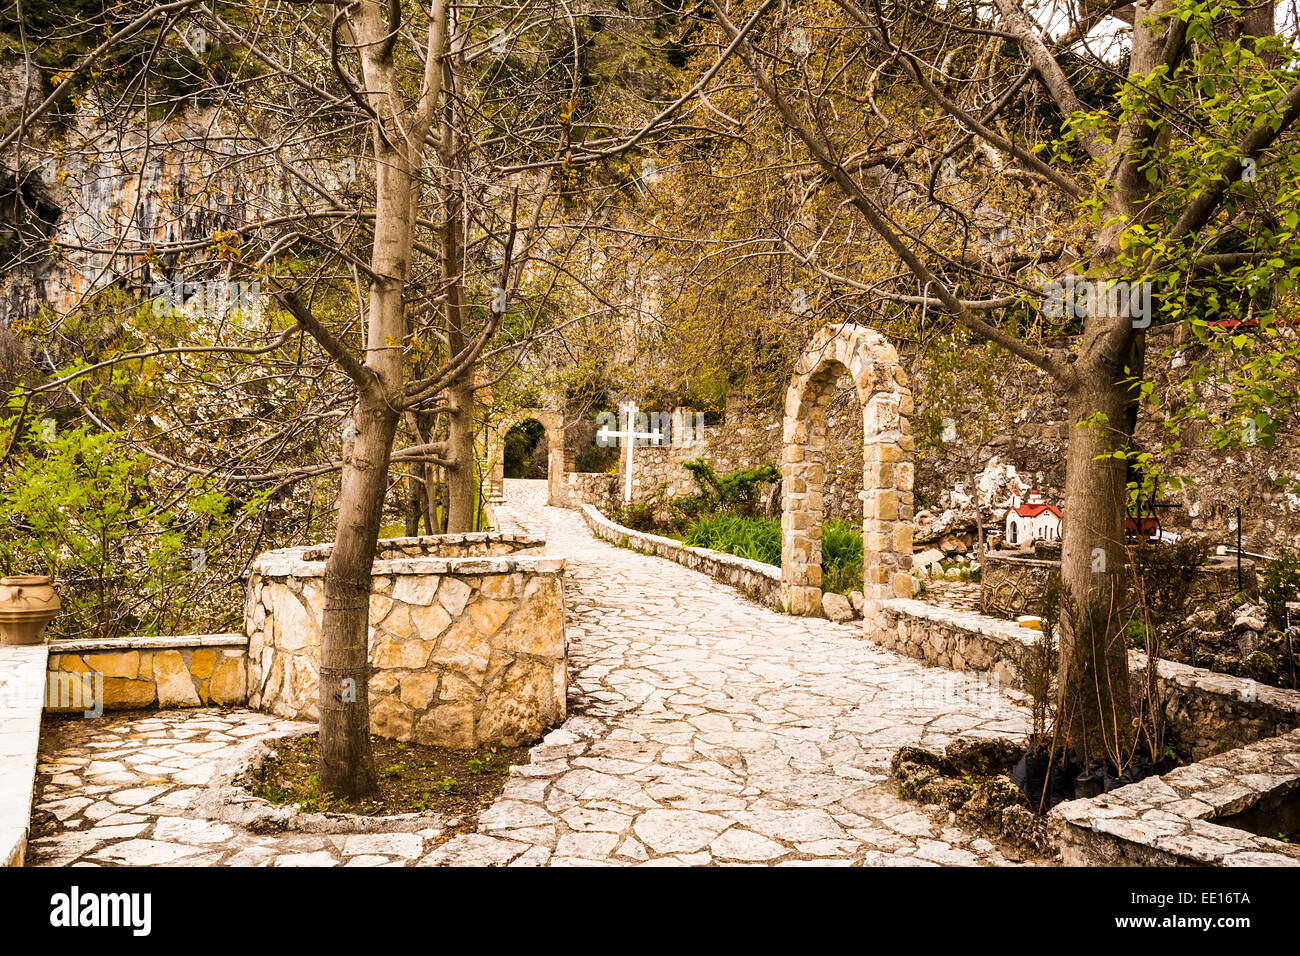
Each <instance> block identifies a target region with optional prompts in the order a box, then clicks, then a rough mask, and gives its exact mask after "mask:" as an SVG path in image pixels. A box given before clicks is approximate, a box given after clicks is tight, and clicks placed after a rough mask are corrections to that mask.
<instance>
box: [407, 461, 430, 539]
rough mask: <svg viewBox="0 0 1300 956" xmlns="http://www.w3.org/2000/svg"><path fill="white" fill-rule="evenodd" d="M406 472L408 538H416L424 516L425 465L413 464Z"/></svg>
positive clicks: (415, 462)
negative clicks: (421, 518)
mask: <svg viewBox="0 0 1300 956" xmlns="http://www.w3.org/2000/svg"><path fill="white" fill-rule="evenodd" d="M406 472H407V474H406V536H407V537H408V538H414V537H416V536H417V535H418V534H419V533H420V517H421V515H423V514H424V502H425V499H426V496H425V493H424V465H423V463H421V462H418V461H414V462H411V464H410V465H408V466H407V468H406Z"/></svg>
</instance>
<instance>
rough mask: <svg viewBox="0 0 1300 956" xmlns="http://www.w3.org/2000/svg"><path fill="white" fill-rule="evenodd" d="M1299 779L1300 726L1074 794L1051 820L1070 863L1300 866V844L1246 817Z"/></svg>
mask: <svg viewBox="0 0 1300 956" xmlns="http://www.w3.org/2000/svg"><path fill="white" fill-rule="evenodd" d="M1297 786H1300V731H1297V732H1293V733H1290V734H1287V735H1285V736H1282V737H1273V738H1270V739H1267V740H1260V741H1258V742H1256V743H1252V744H1250V745H1249V746H1246V747H1242V748H1241V749H1235V750H1232V751H1229V752H1228V753H1224V754H1220V755H1218V756H1215V757H1211V758H1209V759H1207V760H1203V761H1200V762H1198V763H1194V764H1190V765H1188V766H1186V767H1178V768H1176V769H1174V770H1171V771H1170V772H1169V773H1167V774H1164V775H1163V776H1160V777H1148V778H1147V779H1146V780H1143V781H1141V782H1139V783H1134V784H1130V785H1129V786H1127V787H1120V788H1119V789H1117V790H1112V791H1111V792H1110V793H1106V794H1103V795H1102V796H1099V797H1093V798H1092V799H1091V800H1070V801H1067V802H1065V803H1062V804H1060V805H1059V806H1057V807H1056V808H1055V809H1053V810H1052V812H1051V813H1050V814H1049V815H1048V825H1049V827H1050V828H1051V831H1052V836H1053V838H1054V840H1055V842H1056V844H1057V846H1058V847H1059V848H1060V850H1061V859H1062V862H1064V863H1065V865H1066V866H1300V846H1296V845H1294V844H1289V843H1284V842H1282V841H1281V840H1275V839H1272V836H1273V834H1275V833H1276V832H1277V831H1276V830H1274V831H1273V833H1270V834H1268V835H1263V834H1260V833H1257V832H1252V831H1251V830H1249V829H1245V828H1244V827H1243V826H1242V824H1243V823H1244V819H1243V817H1242V816H1241V815H1242V814H1245V813H1248V812H1250V811H1251V810H1252V809H1253V808H1255V807H1257V806H1259V805H1260V804H1261V803H1265V804H1266V803H1267V802H1268V801H1271V800H1276V799H1278V798H1282V799H1285V798H1286V797H1287V796H1288V795H1292V794H1294V792H1295V790H1296V788H1297ZM1247 825H1249V824H1247ZM1279 828H1280V827H1279Z"/></svg>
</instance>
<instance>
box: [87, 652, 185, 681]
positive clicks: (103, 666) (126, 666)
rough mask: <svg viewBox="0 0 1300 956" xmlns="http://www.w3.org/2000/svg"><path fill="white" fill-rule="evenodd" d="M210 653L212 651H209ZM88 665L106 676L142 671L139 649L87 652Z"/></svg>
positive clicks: (123, 675)
mask: <svg viewBox="0 0 1300 956" xmlns="http://www.w3.org/2000/svg"><path fill="white" fill-rule="evenodd" d="M208 653H211V651H209V652H208ZM86 665H87V666H88V667H89V668H90V669H91V670H92V671H99V673H101V674H103V675H104V676H105V677H135V676H137V675H138V674H139V673H140V652H139V651H116V652H109V653H105V654H87V655H86Z"/></svg>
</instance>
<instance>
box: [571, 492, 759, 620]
mask: <svg viewBox="0 0 1300 956" xmlns="http://www.w3.org/2000/svg"><path fill="white" fill-rule="evenodd" d="M582 517H583V520H585V521H586V523H587V527H588V528H589V529H591V533H592V534H594V535H595V536H596V537H598V538H602V539H604V540H605V541H609V542H610V543H611V544H617V545H621V546H626V547H630V548H637V549H639V550H641V551H645V552H646V553H648V554H654V555H658V556H659V557H661V558H667V559H668V560H670V561H676V562H677V563H678V564H681V565H685V566H686V567H688V568H691V569H692V570H695V571H700V572H703V573H704V574H707V575H708V576H709V577H711V578H715V579H717V580H719V581H721V582H723V583H724V584H730V585H731V586H732V587H734V588H738V589H739V590H741V591H743V592H744V593H745V594H746V595H747V596H748V597H749V598H750V599H751V600H753V601H757V602H758V603H759V604H766V605H767V606H768V607H772V608H775V607H779V606H780V603H781V569H780V568H778V567H775V566H773V565H770V564H763V563H762V562H761V561H750V560H749V559H748V558H738V557H736V556H735V555H734V554H725V553H724V552H722V551H711V550H710V549H708V548H690V547H687V546H686V545H684V544H682V543H681V542H680V541H677V540H675V539H673V538H665V537H663V536H661V535H657V534H648V533H646V532H643V531H633V530H632V529H631V528H625V527H623V526H622V525H621V524H615V523H614V522H613V521H610V520H609V519H608V518H606V517H605V516H604V515H603V514H601V513H600V512H599V511H597V510H596V509H595V508H593V507H592V506H591V505H583V506H582Z"/></svg>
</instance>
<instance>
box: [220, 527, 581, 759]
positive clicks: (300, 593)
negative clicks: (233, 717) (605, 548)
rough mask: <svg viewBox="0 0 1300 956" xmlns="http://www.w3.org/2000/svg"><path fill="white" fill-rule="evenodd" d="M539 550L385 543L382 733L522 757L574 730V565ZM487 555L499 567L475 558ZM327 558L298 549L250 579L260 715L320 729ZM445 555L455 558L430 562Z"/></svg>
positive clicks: (379, 648) (375, 601)
mask: <svg viewBox="0 0 1300 956" xmlns="http://www.w3.org/2000/svg"><path fill="white" fill-rule="evenodd" d="M538 544H539V541H538V539H535V538H529V537H527V536H525V535H503V534H495V533H488V534H480V535H441V536H434V537H430V538H419V539H410V538H407V539H398V540H397V541H396V542H387V543H386V550H385V552H384V554H383V556H382V557H381V558H380V559H379V560H377V561H376V562H375V564H374V568H373V571H372V579H371V582H372V583H371V594H370V664H371V677H370V682H369V698H370V723H371V730H372V732H374V733H376V734H379V735H381V736H384V737H390V738H393V739H396V740H409V741H414V742H417V743H422V744H430V745H434V746H443V747H456V748H470V747H480V746H489V745H495V744H502V745H506V746H514V745H517V744H524V743H531V742H533V741H535V740H537V739H539V738H540V737H541V736H542V734H543V732H544V731H545V730H546V728H548V727H550V726H552V725H554V724H556V723H559V722H560V721H561V720H562V719H563V718H564V714H565V697H566V693H567V686H568V672H567V658H566V649H565V637H564V562H563V560H561V559H557V558H546V557H542V556H538V555H536V554H535V553H526V552H532V551H534V550H535V549H536V547H537V546H538ZM476 550H477V551H480V552H486V553H489V554H492V555H493V556H489V557H472V556H466V555H468V554H471V553H473V552H474V551H476ZM412 551H415V552H421V553H422V554H423V555H426V556H418V557H417V556H411V552H412ZM502 551H504V552H505V553H504V554H503V553H501V552H502ZM328 554H329V546H328V545H325V546H317V547H313V548H289V549H286V550H283V551H275V552H270V553H268V554H263V555H261V556H259V557H258V558H257V560H256V561H255V562H254V563H253V565H252V568H251V572H250V578H249V585H248V602H247V606H246V609H245V627H246V629H247V631H248V634H249V659H248V686H249V704H250V705H251V706H253V707H256V708H259V709H261V710H266V711H270V712H271V713H274V714H278V715H280V716H283V717H290V718H294V719H299V720H312V721H314V720H317V719H318V718H319V709H318V701H317V697H318V693H319V686H318V673H319V661H320V624H321V617H322V607H323V603H324V572H325V559H326V558H327V557H328ZM397 554H401V555H402V556H401V557H397V556H395V555H397ZM437 554H455V555H456V556H453V557H432V556H427V555H437Z"/></svg>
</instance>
